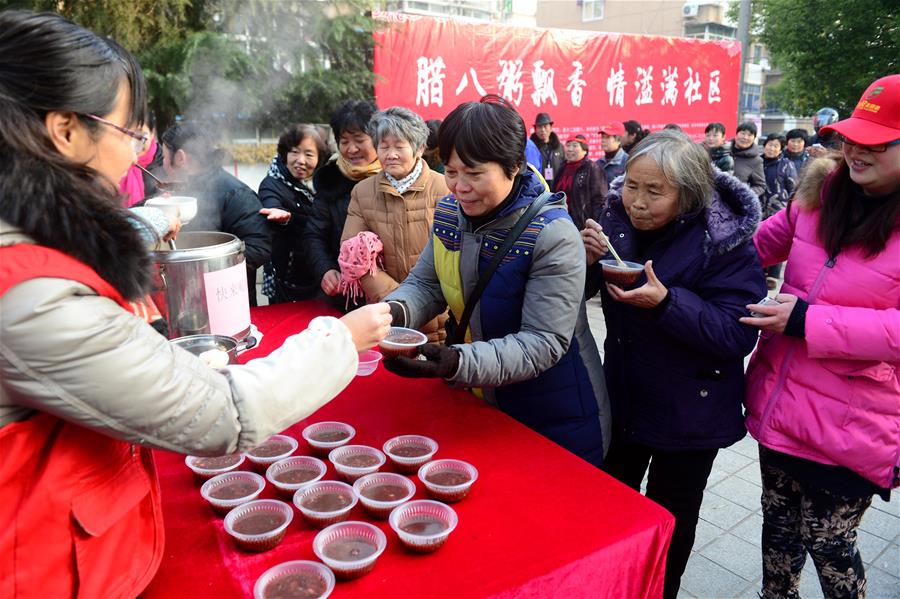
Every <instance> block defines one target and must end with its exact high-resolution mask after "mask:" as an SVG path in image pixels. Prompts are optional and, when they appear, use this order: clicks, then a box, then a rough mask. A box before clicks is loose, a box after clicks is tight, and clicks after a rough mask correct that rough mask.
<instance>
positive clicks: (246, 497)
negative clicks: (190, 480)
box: [200, 470, 266, 516]
mask: <svg viewBox="0 0 900 599" xmlns="http://www.w3.org/2000/svg"><path fill="white" fill-rule="evenodd" d="M265 486H266V481H265V480H263V477H261V476H260V475H258V474H256V473H254V472H244V471H242V470H238V471H236V472H226V473H225V474H220V475H218V476H214V477H212V478H211V479H209V480H208V481H206V482H205V483H203V486H202V487H200V495H201V496H202V497H203V499H205V500H206V501H208V502H209V505H211V506H212V509H213V511H214V512H216V513H217V514H219V515H221V516H224V515H225V514H227V513H228V512H230V511H231V510H232V508H235V507H237V506H239V505H241V504H242V503H247V502H248V501H253V500H254V499H256V498H257V497H259V494H260V493H262V490H263V489H264V488H265Z"/></svg>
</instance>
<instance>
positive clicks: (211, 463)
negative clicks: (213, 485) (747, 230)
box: [184, 453, 245, 483]
mask: <svg viewBox="0 0 900 599" xmlns="http://www.w3.org/2000/svg"><path fill="white" fill-rule="evenodd" d="M244 459H245V456H244V454H242V453H232V454H229V455H221V456H215V457H203V456H194V455H189V456H186V457H185V458H184V463H185V464H186V465H187V467H188V468H190V469H191V471H192V472H193V473H194V478H195V479H196V480H197V482H201V483H202V482H205V481H207V480H209V479H210V478H212V477H214V476H218V475H220V474H224V473H226V472H231V471H232V470H237V469H238V468H240V466H241V464H243V463H244Z"/></svg>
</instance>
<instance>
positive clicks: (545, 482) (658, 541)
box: [142, 302, 674, 599]
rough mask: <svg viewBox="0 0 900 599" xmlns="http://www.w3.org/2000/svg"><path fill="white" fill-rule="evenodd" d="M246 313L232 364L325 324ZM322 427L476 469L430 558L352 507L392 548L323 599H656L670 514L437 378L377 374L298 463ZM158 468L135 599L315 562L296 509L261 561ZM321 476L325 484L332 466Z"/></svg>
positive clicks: (220, 592)
mask: <svg viewBox="0 0 900 599" xmlns="http://www.w3.org/2000/svg"><path fill="white" fill-rule="evenodd" d="M251 313H252V316H253V318H252V320H253V322H254V324H256V325H257V327H259V329H260V330H261V331H262V332H263V333H264V334H265V337H264V338H263V341H262V343H261V344H260V346H259V347H258V348H255V349H253V350H251V351H249V352H246V354H244V355H243V356H242V361H245V360H246V359H252V358H253V357H259V356H263V355H266V354H268V353H269V352H271V351H272V350H274V349H275V348H277V347H278V346H279V345H280V344H281V343H282V341H283V340H284V339H285V338H286V337H287V336H288V335H290V334H293V333H296V332H299V331H301V330H302V329H303V328H304V327H305V326H306V324H307V323H308V321H309V320H310V319H311V318H312V317H313V316H315V315H316V314H334V312H333V310H331V309H330V308H328V307H327V306H326V305H325V304H323V303H321V302H304V303H299V304H279V305H276V306H270V307H261V308H255V309H253V310H252V311H251ZM400 387H402V391H400V392H398V388H400ZM322 420H340V421H344V422H348V423H350V424H352V425H353V426H354V427H356V429H357V435H356V437H355V438H354V439H353V440H352V441H351V442H352V443H359V444H365V445H372V446H374V447H378V448H379V449H380V448H381V445H382V444H383V443H384V441H386V440H387V439H388V438H390V437H392V436H394V435H397V434H409V433H414V434H424V435H428V436H430V437H432V438H434V439H435V440H436V441H437V442H438V444H439V446H440V447H439V449H438V452H437V454H436V455H435V458H436V459H437V458H447V457H455V458H459V459H463V460H466V461H469V462H471V463H472V464H473V465H474V466H475V467H476V468H478V470H479V478H478V480H477V481H476V482H475V484H474V486H473V488H472V492H471V494H470V495H469V497H467V498H466V499H464V500H463V501H461V502H459V503H456V504H453V508H454V509H455V510H456V512H457V514H458V515H459V525H458V526H457V528H456V530H455V531H454V532H453V533H452V534H451V535H450V538H449V540H448V541H447V544H446V545H445V546H444V547H442V548H441V549H440V550H439V551H438V552H436V553H434V554H430V555H417V554H412V553H409V552H407V551H405V550H404V549H403V548H402V547H401V545H400V542H399V540H398V539H397V536H396V534H395V533H394V532H393V531H392V530H391V529H390V526H389V525H388V524H387V522H386V521H378V520H373V519H372V518H371V517H369V516H368V515H367V514H365V513H364V512H363V511H362V509H361V507H360V506H357V507H355V508H354V509H353V512H352V513H351V519H355V520H362V521H365V522H372V523H374V524H376V525H377V526H379V527H380V528H381V529H382V530H384V532H385V534H386V535H387V537H388V547H387V549H386V550H385V552H384V553H383V554H382V555H381V557H379V559H378V563H377V565H376V566H375V569H374V570H373V571H372V572H371V573H369V574H367V575H366V576H364V577H362V578H360V579H358V580H356V581H349V582H343V581H340V580H339V581H338V584H337V586H336V588H335V591H334V593H333V594H332V597H335V598H338V599H339V598H341V597H392V598H393V597H415V598H417V599H421V598H426V597H453V598H457V597H534V598H538V597H540V598H546V597H565V598H567V599H568V598H576V597H610V598H616V599H619V598H641V597H661V596H662V588H663V574H664V568H665V555H666V551H667V549H668V546H669V541H670V540H671V535H672V530H673V527H674V519H673V518H672V516H671V515H670V514H669V513H668V512H666V511H665V510H664V509H663V508H661V507H660V506H658V505H656V504H655V503H653V502H652V501H650V500H648V499H646V498H645V497H643V496H641V495H640V494H638V493H636V492H635V491H633V490H632V489H629V488H628V487H626V486H625V485H622V484H621V483H619V482H618V481H616V480H614V479H612V478H611V477H609V476H608V475H607V474H605V473H603V472H601V471H599V470H597V469H596V468H594V467H593V466H591V465H590V464H588V463H587V462H584V461H583V460H581V459H579V458H577V457H576V456H574V455H572V454H570V453H568V452H566V451H565V450H563V449H562V448H560V447H558V446H557V445H555V444H553V443H552V442H550V441H548V440H546V439H544V438H543V437H541V436H540V435H538V434H537V433H534V432H533V431H531V430H529V429H527V428H526V427H524V426H522V425H521V424H519V423H517V422H515V421H514V420H512V419H511V418H509V417H508V416H506V415H505V414H503V413H501V412H500V411H499V410H496V409H494V408H491V407H489V406H487V405H486V404H484V402H482V401H481V400H479V399H477V398H475V397H474V396H473V395H471V394H469V393H467V392H464V391H459V390H454V389H451V388H449V387H448V386H447V385H445V384H443V383H442V382H440V381H437V380H433V379H401V378H400V377H396V376H394V375H393V374H391V373H389V372H387V371H386V370H385V369H384V368H383V367H380V366H379V368H378V370H377V371H376V372H375V373H374V374H372V375H371V376H368V377H357V378H356V379H354V381H353V382H352V383H351V384H350V385H349V386H348V388H347V389H345V390H344V391H343V392H342V393H341V394H340V395H339V396H338V397H337V398H335V399H334V400H333V401H332V402H330V403H329V404H327V405H326V406H324V407H323V408H322V409H321V410H319V411H318V412H316V413H315V414H313V415H312V416H310V417H309V418H307V419H306V420H304V421H302V422H300V423H298V424H296V425H294V426H293V427H291V428H289V429H288V430H287V431H286V433H287V434H290V435H292V436H294V437H295V438H297V439H298V440H299V441H300V448H299V449H298V451H297V452H296V453H297V455H299V454H303V453H308V447H307V445H306V443H305V441H303V439H302V437H301V435H300V432H301V431H302V429H303V428H304V427H305V426H307V425H309V424H311V423H314V422H318V421H322ZM157 462H158V467H159V472H160V480H161V485H162V489H163V509H164V513H165V522H166V539H167V545H166V551H165V557H164V560H163V565H162V567H161V568H160V571H159V572H158V574H157V576H156V578H155V579H154V580H153V582H152V583H151V585H150V587H149V588H148V589H147V590H146V592H145V593H143V594H142V598H143V599H151V598H170V597H192V598H202V597H210V598H213V597H216V598H227V597H249V596H252V593H253V584H254V583H255V582H256V579H257V578H258V577H259V576H260V575H261V574H262V573H263V572H264V571H265V570H267V569H268V568H270V567H272V566H274V565H276V564H278V563H281V562H284V561H289V560H297V559H308V560H316V559H317V558H316V557H315V554H314V553H313V551H312V540H313V538H314V537H315V534H316V532H317V530H315V529H312V528H311V527H309V526H308V525H307V524H306V523H305V522H304V521H303V518H302V516H301V515H300V513H299V512H298V511H297V510H296V509H295V510H294V521H293V522H292V523H291V525H290V527H289V529H288V535H287V536H286V537H285V539H284V541H283V542H282V543H281V545H279V546H278V547H276V548H275V549H273V550H271V551H268V552H266V553H261V554H252V553H244V552H241V551H239V550H237V549H236V548H235V547H234V545H233V543H232V542H231V539H230V538H229V537H228V535H227V533H225V532H224V528H223V524H222V522H223V520H222V518H219V517H217V516H215V515H214V514H213V512H212V511H211V510H210V508H209V506H208V505H206V503H205V502H204V501H203V499H202V498H201V497H200V492H199V485H198V484H197V483H195V482H194V480H193V475H192V473H191V472H190V470H188V468H187V466H185V464H184V457H183V456H180V455H177V454H172V453H168V452H162V451H158V452H157ZM326 462H327V460H326ZM517 464H518V466H516V465H517ZM245 467H247V468H249V466H245ZM382 470H383V471H385V470H387V471H389V470H391V468H390V467H389V466H385V468H382ZM325 478H326V479H334V478H335V475H334V470H333V468H332V466H331V465H330V464H329V467H328V474H326V477H325ZM412 480H413V481H414V482H415V483H416V487H417V492H416V496H415V498H416V499H419V498H426V497H427V496H426V495H425V492H424V488H423V486H422V484H421V482H419V481H418V479H417V478H416V477H415V476H414V475H413V476H412ZM261 497H263V498H276V494H275V491H274V488H273V487H272V486H271V485H267V487H266V489H265V490H264V491H263V494H262V495H261Z"/></svg>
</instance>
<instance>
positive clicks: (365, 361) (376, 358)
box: [356, 349, 382, 376]
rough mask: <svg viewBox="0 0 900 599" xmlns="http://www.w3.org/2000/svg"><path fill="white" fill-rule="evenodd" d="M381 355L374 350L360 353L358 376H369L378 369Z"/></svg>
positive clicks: (357, 368)
mask: <svg viewBox="0 0 900 599" xmlns="http://www.w3.org/2000/svg"><path fill="white" fill-rule="evenodd" d="M381 358H382V356H381V354H380V353H379V352H377V351H375V350H374V349H367V350H366V351H361V352H359V366H357V367H356V376H369V375H370V374H372V373H373V372H375V369H377V368H378V363H379V362H380V361H381Z"/></svg>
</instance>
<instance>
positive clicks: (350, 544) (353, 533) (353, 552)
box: [313, 522, 387, 580]
mask: <svg viewBox="0 0 900 599" xmlns="http://www.w3.org/2000/svg"><path fill="white" fill-rule="evenodd" d="M385 547H387V537H386V536H385V534H384V533H383V532H381V529H379V528H378V527H377V526H373V525H372V524H369V523H368V522H340V523H338V524H332V525H331V526H329V527H328V528H325V529H324V530H322V531H321V532H319V534H317V535H316V538H315V539H314V540H313V552H314V553H315V554H316V557H318V558H319V559H320V560H322V561H323V562H324V563H325V565H326V566H328V567H329V568H331V569H332V570H333V571H334V574H335V576H337V577H338V578H343V579H345V580H349V579H353V578H359V577H360V576H362V575H364V574H367V573H369V572H371V571H372V569H373V568H374V567H375V562H376V561H377V560H378V556H379V555H381V554H382V552H384V549H385Z"/></svg>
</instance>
